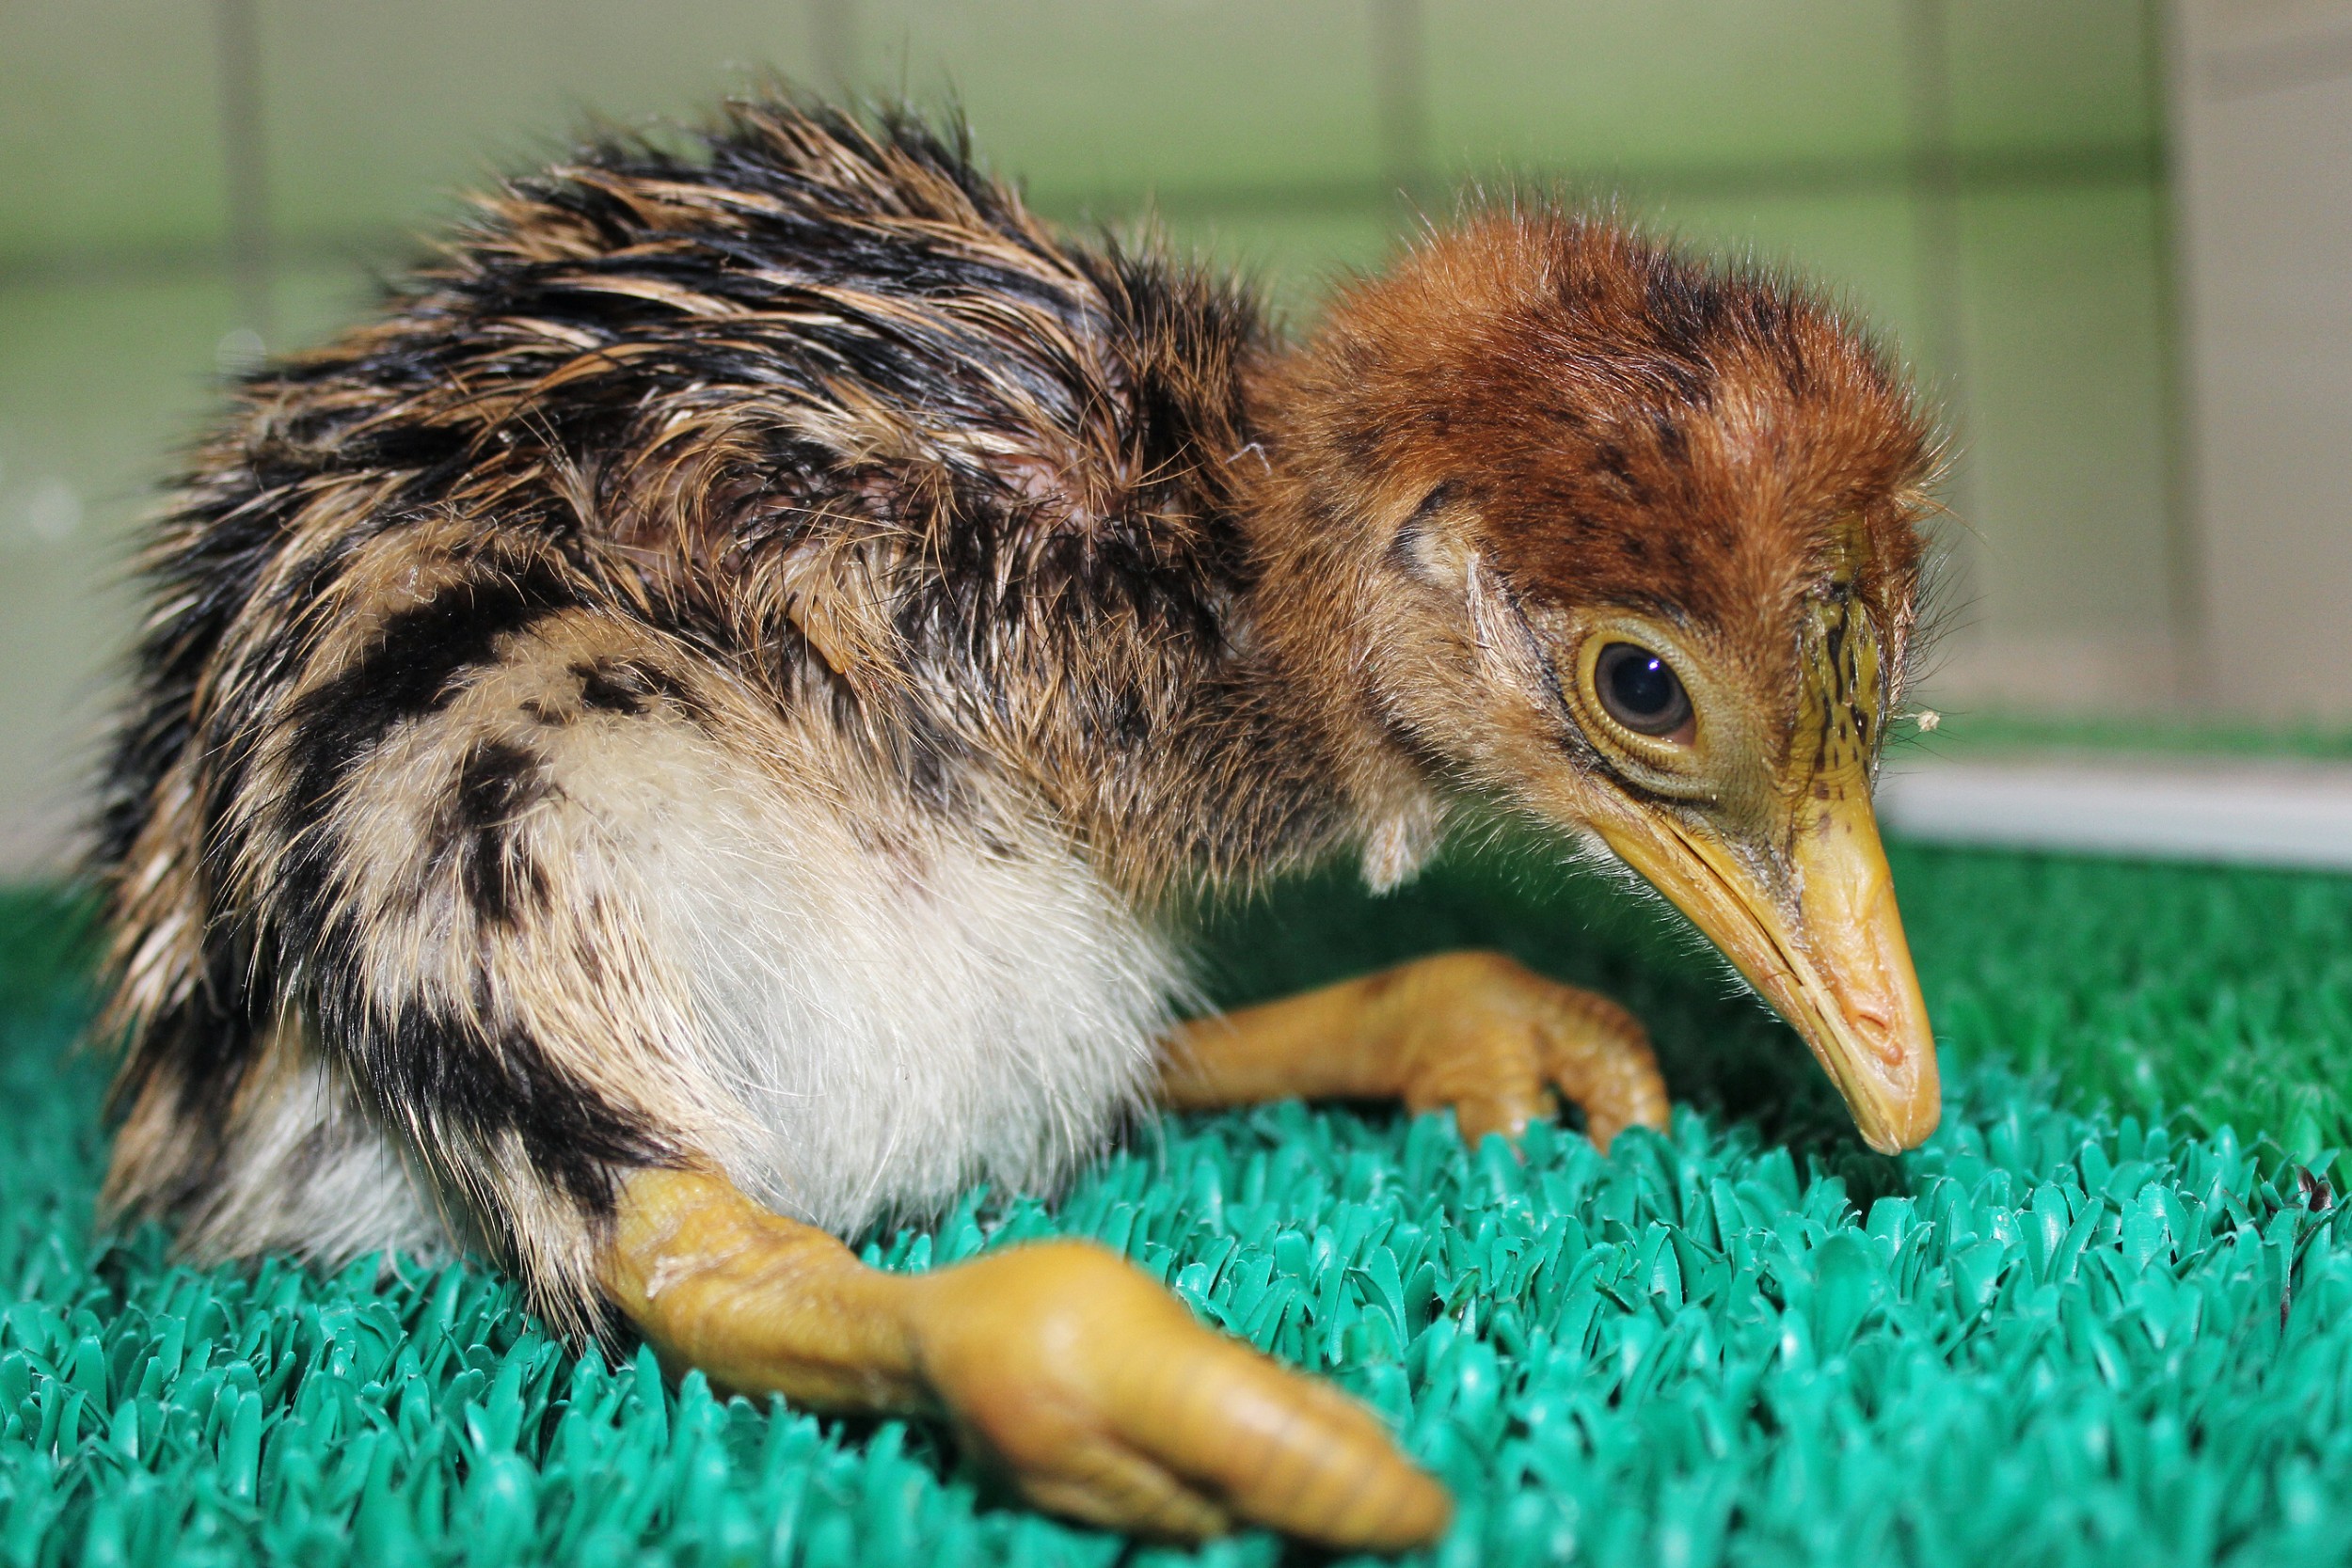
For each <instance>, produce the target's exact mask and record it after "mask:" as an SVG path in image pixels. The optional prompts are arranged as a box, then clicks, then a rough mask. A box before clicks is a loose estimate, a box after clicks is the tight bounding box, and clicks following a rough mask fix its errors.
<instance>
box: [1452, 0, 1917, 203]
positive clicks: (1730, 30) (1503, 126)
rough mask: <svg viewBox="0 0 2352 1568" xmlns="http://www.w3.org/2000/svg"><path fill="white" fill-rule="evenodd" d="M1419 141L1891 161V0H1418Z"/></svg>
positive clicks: (1651, 164) (1559, 164)
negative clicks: (1421, 23)
mask: <svg viewBox="0 0 2352 1568" xmlns="http://www.w3.org/2000/svg"><path fill="white" fill-rule="evenodd" d="M1427 16H1428V22H1427V28H1428V33H1427V41H1426V48H1427V51H1428V59H1429V81H1430V127H1431V151H1432V154H1433V155H1434V157H1435V159H1436V160H1437V162H1438V165H1439V166H1441V167H1447V168H1458V169H1467V170H1469V171H1470V172H1473V173H1484V172H1491V171H1493V170H1495V169H1498V168H1500V167H1502V166H1503V165H1504V164H1505V163H1506V162H1508V163H1519V164H1529V165H1533V166H1535V167H1538V168H1552V169H1557V168H1572V169H1579V170H1587V171H1595V172H1598V171H1604V170H1609V169H1615V168H1626V169H1634V170H1645V171H1646V170H1661V169H1675V168H1690V169H1721V168H1725V167H1734V166H1754V165H1759V164H1773V163H1805V162H1814V161H1851V160H1856V159H1860V160H1880V161H1886V160H1893V159H1899V158H1900V157H1901V156H1902V154H1903V151H1904V149H1905V146H1906V142H1905V136H1906V135H1907V130H1906V126H1907V120H1906V118H1905V115H1906V111H1905V107H1904V94H1905V91H1906V88H1907V83H1906V79H1905V76H1904V71H1903V53H1902V27H1901V21H1902V18H1901V10H1900V6H1899V0H1774V3H1772V4H1769V5H1766V4H1758V3H1756V0H1557V3H1546V0H1428V4H1427Z"/></svg>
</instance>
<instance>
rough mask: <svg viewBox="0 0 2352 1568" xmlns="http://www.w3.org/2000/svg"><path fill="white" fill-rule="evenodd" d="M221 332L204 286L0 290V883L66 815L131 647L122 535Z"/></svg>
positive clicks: (178, 441)
mask: <svg viewBox="0 0 2352 1568" xmlns="http://www.w3.org/2000/svg"><path fill="white" fill-rule="evenodd" d="M234 324H235V320H234V306H233V303H232V301H231V299H230V293H229V290H228V288H227V286H226V285H225V284H222V283H217V282H213V281H207V280H202V279H192V280H187V281H179V282H154V283H122V284H65V283H58V284H25V285H19V286H16V287H12V288H7V289H0V669H4V670H6V671H8V679H7V680H6V681H0V861H9V860H12V861H13V862H14V863H13V864H8V863H0V874H6V873H8V871H10V870H18V869H24V867H25V865H26V864H27V863H28V858H29V859H35V860H37V859H38V858H39V857H40V855H41V854H45V853H48V852H50V851H53V850H54V849H55V848H56V832H58V831H59V830H60V829H61V828H62V827H63V826H64V825H65V824H66V823H67V822H68V821H69V820H70V819H71V817H72V813H73V812H74V811H75V810H77V809H78V806H79V801H80V800H81V799H82V792H83V784H84V781H85V778H86V776H87V768H88V767H89V766H90V765H91V764H92V762H93V761H94V760H95V757H96V754H97V740H98V737H99V736H100V735H101V734H102V733H103V715H104V702H103V698H104V695H105V693H106V691H107V690H108V689H109V687H110V684H111V677H112V675H113V673H114V672H115V671H116V669H117V668H118V660H119V657H120V655H121V652H122V649H123V648H124V646H125V645H126V643H127V642H128V641H129V637H130V627H131V617H132V610H131V598H130V595H129V594H127V593H126V592H125V591H124V588H123V580H122V579H123V569H124V565H125V563H126V562H127V561H128V558H129V556H130V553H131V550H132V542H131V538H132V524H133V522H134V521H135V519H136V518H138V517H140V516H142V515H146V514H147V513H148V512H149V511H150V510H151V508H152V506H153V504H154V499H155V496H156V494H157V482H158V481H159V480H160V478H161V477H162V476H163V475H165V474H166V473H167V472H168V471H169V468H170V467H171V462H172V453H173V451H175V450H176V449H177V448H179V447H180V446H181V445H182V444H183V443H184V441H185V440H186V439H187V438H188V436H190V435H191V434H192V433H193V431H194V430H195V428H196V424H197V421H198V420H199V418H200V417H201V414H202V411H203V410H204V409H205V408H206V407H207V406H209V405H210V404H212V403H213V401H214V400H215V398H216V397H217V396H218V385H219V383H218V378H217V372H216V370H215V364H216V360H217V356H218V355H219V352H220V348H221V340H222V337H223V335H224V334H225V333H227V332H228V331H229V330H230V328H231V327H232V326H233V325H234Z"/></svg>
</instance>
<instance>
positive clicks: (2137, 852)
mask: <svg viewBox="0 0 2352 1568" xmlns="http://www.w3.org/2000/svg"><path fill="white" fill-rule="evenodd" d="M1878 800H1879V816H1880V819H1881V820H1882V821H1883V822H1884V823H1885V824H1886V828H1887V831H1888V832H1889V833H1890V834H1892V835H1894V836H1896V837H1900V838H1910V839H1924V840H1929V841H1931V842H1939V843H1947V844H1979V845H1992V846H2000V847H2010V848H2024V849H2060V850H2074V851H2078V852H2082V853H2089V854H2104V855H2130V856H2140V857H2150V858H2155V859H2162V860H2195V861H2233V862H2239V863H2250V864H2258V865H2278V866H2306V867H2326V868H2334V869H2352V765H2345V764H2340V763H2296V762H2285V761H2269V760H2265V761H2260V762H2223V761H2185V760H2184V761H2177V762H2176V761H2150V760H2146V759H2139V758H2135V759H2132V760H2130V761H2120V760H2119V761H2107V760H2090V759H2082V760H2077V759H2073V758H2069V759H2064V760H2059V759H2042V760H2036V761H2023V760H2010V761H1984V762H1930V761H1909V760H1906V761H1902V762H1896V763H1890V764H1889V765H1888V767H1887V768H1886V770H1885V772H1884V774H1883V776H1882V777H1881V778H1880V781H1879V795H1878Z"/></svg>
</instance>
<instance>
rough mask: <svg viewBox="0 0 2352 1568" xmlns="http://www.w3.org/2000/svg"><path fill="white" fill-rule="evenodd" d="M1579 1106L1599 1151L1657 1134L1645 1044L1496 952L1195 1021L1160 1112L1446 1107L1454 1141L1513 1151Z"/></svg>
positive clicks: (1595, 1003)
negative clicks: (1261, 1105)
mask: <svg viewBox="0 0 2352 1568" xmlns="http://www.w3.org/2000/svg"><path fill="white" fill-rule="evenodd" d="M1555 1094H1556V1095H1558V1096H1562V1097H1565V1098H1566V1099H1567V1100H1568V1101H1570V1102H1571V1103H1573V1104H1576V1105H1579V1106H1581V1107H1582V1108H1583V1111H1584V1124H1585V1127H1586V1129H1587V1131H1588V1132H1590V1133H1591V1135H1592V1140H1593V1142H1594V1143H1595V1144H1597V1145H1598V1146H1599V1147H1600V1148H1603V1149H1606V1148H1608V1147H1609V1145H1610V1142H1611V1140H1613V1138H1615V1137H1616V1135H1617V1134H1618V1133H1619V1132H1622V1131H1624V1130H1625V1129H1626V1128H1628V1127H1632V1126H1637V1125H1638V1126H1642V1127H1663V1126H1665V1125H1666V1109H1667V1105H1666V1085H1665V1083H1664V1081H1663V1080H1662V1079H1661V1078H1660V1077H1659V1075H1658V1059H1657V1057H1655V1056H1654V1055H1652V1054H1651V1053H1650V1046H1649V1036H1648V1034H1647V1033H1646V1032H1645V1031H1644V1029H1643V1028H1642V1026H1641V1024H1640V1023H1639V1022H1635V1020H1634V1018H1633V1015H1632V1014H1630V1013H1629V1012H1627V1011H1626V1010H1625V1009H1624V1008H1623V1007H1620V1006H1617V1005H1616V1004H1615V1003H1614V1002H1612V1001H1610V1000H1609V999H1607V998H1606V997H1602V996H1596V995H1595V994H1594V993H1592V992H1591V991H1588V990H1577V989H1576V988H1575V987H1573V986H1563V985H1558V984H1556V983H1554V982H1552V981H1550V980H1547V979H1545V978H1544V977H1543V976H1541V975H1539V974H1534V973H1532V972H1531V971H1529V970H1528V969H1526V968H1525V967H1524V966H1522V965H1520V964H1518V963H1517V962H1514V961H1513V960H1512V959H1510V958H1504V957H1502V955H1501V954H1499V953H1442V954H1439V955H1438V956H1437V957H1435V958H1421V959H1417V960H1415V961H1413V962H1411V963H1406V964H1400V965H1398V966H1397V967H1396V968H1394V969H1391V970H1384V971H1382V972H1381V973H1380V974H1368V975H1365V976H1364V977H1362V978H1361V979H1357V980H1343V981H1342V982H1341V983H1339V984H1338V985H1335V986H1327V987H1325V988H1324V989H1322V990H1311V991H1308V992H1306V993H1305V994H1304V995H1300V996H1293V997H1286V998H1284V999H1283V1000H1281V1001H1279V1002H1269V1003H1266V1004H1264V1005H1263V1006H1256V1007H1245V1008H1243V1009H1241V1010H1240V1011H1239V1012H1233V1013H1227V1014H1224V1015H1222V1016H1219V1017H1214V1018H1205V1019H1200V1020H1197V1021H1195V1022H1191V1023H1187V1024H1185V1025H1184V1026H1183V1027H1182V1028H1180V1029H1178V1030H1177V1031H1176V1033H1175V1035H1174V1036H1173V1037H1170V1039H1169V1041H1168V1050H1167V1053H1166V1055H1165V1058H1164V1063H1163V1066H1162V1069H1161V1077H1160V1100H1161V1102H1162V1103H1163V1104H1166V1105H1168V1106H1171V1107H1173V1108H1176V1109H1179V1110H1205V1109H1209V1108H1212V1107H1216V1106H1223V1105H1247V1104H1255V1103H1257V1102H1259V1101H1267V1100H1281V1099H1285V1098H1288V1097H1290V1096H1294V1095H1295V1096H1299V1097H1302V1098H1306V1099H1314V1100H1323V1099H1328V1100H1387V1099H1397V1100H1402V1101H1405V1103H1406V1106H1407V1107H1409V1108H1410V1109H1412V1110H1414V1111H1416V1112H1420V1111H1433V1110H1436V1109H1438V1108H1439V1107H1440V1106H1452V1107H1453V1109H1454V1119H1455V1122H1456V1124H1457V1125H1458V1126H1459V1127H1460V1129H1461V1133H1462V1136H1463V1138H1464V1139H1465V1140H1466V1141H1468V1142H1469V1143H1470V1144H1472V1145H1475V1144H1476V1143H1477V1142H1478V1141H1479V1140H1480V1139H1481V1138H1483V1137H1485V1136H1486V1134H1487V1133H1489V1132H1501V1133H1502V1134H1503V1135H1504V1136H1506V1137H1510V1138H1514V1139H1516V1138H1518V1136H1519V1135H1520V1134H1521V1133H1522V1132H1526V1131H1527V1124H1528V1123H1529V1122H1530V1121H1532V1120H1534V1118H1535V1117H1543V1116H1549V1115H1551V1114H1552V1113H1553V1112H1554V1111H1555V1110H1556V1109H1557V1104H1556V1101H1555Z"/></svg>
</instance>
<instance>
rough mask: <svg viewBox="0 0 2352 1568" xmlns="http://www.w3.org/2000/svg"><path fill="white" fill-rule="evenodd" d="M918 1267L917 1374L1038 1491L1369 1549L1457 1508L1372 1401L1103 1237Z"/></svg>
mask: <svg viewBox="0 0 2352 1568" xmlns="http://www.w3.org/2000/svg"><path fill="white" fill-rule="evenodd" d="M910 1285H911V1286H912V1287H913V1300H912V1305H911V1308H910V1317H909V1322H910V1326H911V1328H912V1330H913V1337H914V1347H915V1362H916V1367H917V1370H918V1375H919V1376H920V1377H921V1379H922V1381H923V1382H924V1383H925V1384H926V1385H927V1386H929V1388H930V1391H931V1392H932V1394H933V1396H934V1397H935V1398H936V1399H937V1400H938V1401H939V1402H940V1403H941V1404H942V1405H943V1406H944V1407H945V1408H946V1412H947V1413H948V1415H949V1416H950V1417H951V1418H953V1420H954V1421H955V1422H956V1424H957V1426H958V1427H959V1428H960V1429H961V1431H962V1433H964V1434H965V1435H966V1437H967V1438H968V1439H971V1440H976V1441H977V1444H978V1445H979V1447H980V1448H982V1449H984V1450H985V1451H986V1452H988V1453H989V1454H991V1455H993V1457H994V1458H995V1460H996V1461H997V1462H998V1463H999V1464H1000V1465H1002V1466H1003V1468H1004V1469H1005V1470H1006V1471H1007V1472H1008V1473H1009V1476H1010V1478H1011V1480H1012V1481H1013V1483H1014V1484H1015V1485H1016V1486H1017V1487H1018V1488H1019V1489H1020V1491H1021V1492H1022V1493H1023V1495H1025V1497H1027V1498H1028V1499H1029V1500H1030V1501H1031V1502H1034V1503H1036V1504H1037V1505H1039V1506H1040V1507H1041V1508H1046V1509H1050V1510H1052V1511H1054V1512H1056V1513H1065V1514H1069V1515H1072V1516H1074V1517H1076V1518H1080V1519H1085V1520H1089V1521H1090V1522H1093V1523H1095V1524H1101V1525H1107V1526H1111V1527H1113V1528H1119V1529H1126V1530H1134V1531H1137V1532H1141V1533H1144V1534H1150V1535H1156V1536H1163V1537H1173V1538H1178V1539H1185V1540H1195V1539H1199V1538H1201V1537H1204V1536H1210V1535H1217V1534H1221V1533H1223V1532H1224V1531H1226V1530H1228V1529H1230V1528H1233V1526H1234V1525H1235V1524H1236V1523H1248V1524H1258V1525H1265V1526H1270V1527H1272V1528H1276V1529H1279V1530H1282V1531H1285V1532H1287V1533H1289V1534H1291V1535H1295V1536H1299V1537H1303V1538H1305V1539H1307V1540H1310V1541H1314V1542H1319V1543H1321V1544H1325V1545H1328V1546H1335V1547H1340V1548H1344V1549H1354V1550H1366V1549H1369V1550H1374V1551H1392V1550H1397V1549H1401V1548H1404V1547H1406V1546H1415V1545H1422V1544H1426V1543H1428V1542H1430V1541H1432V1540H1434V1539H1436V1537H1437V1536H1438V1534H1439V1533H1440V1532H1441V1531H1442V1530H1443V1529H1444V1528H1445V1527H1446V1524H1447V1522H1448V1520H1449V1519H1450V1518H1451V1516H1452V1513H1453V1505H1452V1502H1451V1500H1450V1499H1449V1498H1448V1497H1447V1495H1446V1493H1445V1490H1444V1488H1442V1487H1441V1486H1439V1485H1438V1483H1437V1482H1436V1481H1432V1480H1431V1479H1430V1478H1429V1477H1428V1476H1427V1475H1426V1474H1424V1473H1423V1472H1422V1471H1421V1470H1420V1469H1418V1468H1417V1467H1415V1466H1414V1465H1412V1463H1411V1462H1410V1461H1408V1460H1406V1458H1405V1457H1404V1456H1403V1455H1402V1454H1400V1453H1399V1452H1398V1451H1397V1449H1395V1447H1394V1446H1393V1444H1391V1441H1390V1439H1389V1436H1388V1433H1387V1432H1386V1431H1385V1429H1383V1427H1382V1426H1381V1424H1380V1422H1379V1421H1378V1420H1377V1419H1375V1418H1374V1417H1373V1416H1372V1415H1371V1414H1370V1413H1369V1412H1368V1411H1366V1410H1364V1409H1363V1408H1362V1407H1361V1406H1359V1405H1358V1404H1356V1403H1355V1402H1352V1401H1351V1400H1349V1399H1347V1398H1346V1397H1345V1396H1344V1395H1343V1394H1340V1393H1338V1392H1337V1391H1335V1390H1334V1389H1332V1388H1330V1387H1328V1386H1325V1385H1323V1384H1321V1383H1317V1382H1315V1381H1313V1380H1311V1379H1310V1378H1307V1377H1303V1376H1301V1375H1300V1374H1298V1373H1296V1372H1295V1371H1292V1370H1288V1369H1286V1368H1284V1367H1281V1366H1279V1365H1278V1364H1277V1363H1275V1362H1274V1361H1272V1360H1269V1359H1268V1358H1266V1357H1265V1356H1263V1355H1261V1354H1258V1353H1257V1352H1256V1351H1254V1350H1252V1349H1250V1348H1249V1347H1248V1346H1247V1345H1244V1344H1241V1343H1240V1342H1238V1341H1236V1340H1233V1339H1230V1338H1226V1337H1225V1336H1223V1335H1220V1334H1216V1333H1214V1332H1212V1331H1210V1330H1208V1329H1205V1328H1203V1327H1201V1326H1200V1324H1199V1323H1196V1322H1194V1320H1193V1318H1192V1315H1191V1314H1190V1313H1189V1312H1187V1311H1185V1309H1184V1307H1183V1305H1182V1304H1180V1303H1179V1302H1177V1301H1176V1300H1175V1298H1173V1297H1172V1296H1170V1295H1168V1293H1167V1292H1166V1291H1163V1290H1161V1289H1160V1288H1159V1287H1158V1286H1157V1285H1155V1284H1154V1283H1152V1280H1151V1279H1150V1278H1149V1277H1148V1276H1146V1275H1143V1274H1142V1273H1140V1272H1139V1271H1137V1270H1136V1269H1135V1268H1133V1267H1131V1266H1129V1265H1128V1264H1127V1263H1126V1262H1125V1261H1123V1260H1122V1259H1119V1258H1117V1257H1116V1256H1114V1255H1112V1254H1110V1253H1108V1252H1105V1251H1104V1250H1102V1249H1101V1248H1099V1247H1094V1246H1089V1245H1086V1244H1083V1243H1043V1244H1039V1245H1032V1246H1024V1247H1016V1248H1013V1249H1011V1250H1009V1251H1007V1252H1003V1253H998V1254H995V1255H993V1256H991V1257H988V1258H983V1259H977V1260H976V1261H974V1262H970V1263H965V1264H961V1265H960V1266H958V1267H955V1268H950V1269H945V1270H942V1271H940V1272H939V1273H937V1274H935V1275H924V1276H921V1277H919V1278H917V1279H915V1280H912V1281H910Z"/></svg>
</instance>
